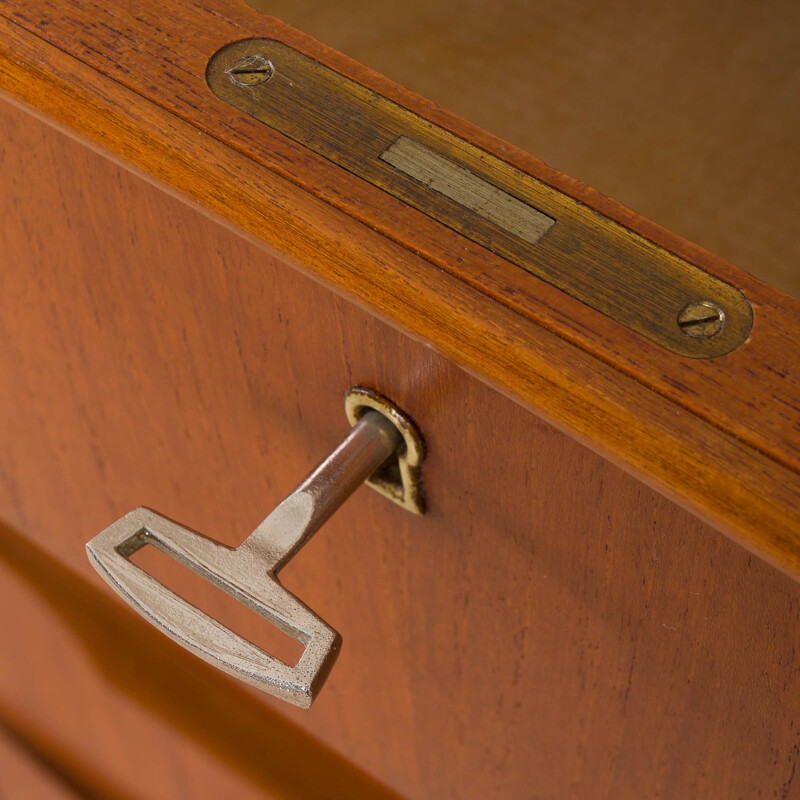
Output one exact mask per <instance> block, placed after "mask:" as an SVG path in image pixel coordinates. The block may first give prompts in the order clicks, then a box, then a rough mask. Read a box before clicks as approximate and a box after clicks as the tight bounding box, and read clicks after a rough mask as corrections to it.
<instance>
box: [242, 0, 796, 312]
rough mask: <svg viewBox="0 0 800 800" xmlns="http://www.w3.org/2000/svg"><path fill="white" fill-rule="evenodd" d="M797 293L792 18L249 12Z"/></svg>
mask: <svg viewBox="0 0 800 800" xmlns="http://www.w3.org/2000/svg"><path fill="white" fill-rule="evenodd" d="M249 2H250V5H252V6H254V7H257V8H260V9H261V10H263V11H264V12H265V13H267V14H271V15H272V16H273V17H276V18H277V19H280V20H283V21H284V22H286V23H288V24H290V25H292V26H293V27H295V28H297V29H298V30H301V31H303V32H305V33H307V34H309V35H311V36H314V37H315V38H317V39H320V40H321V41H324V42H325V44H327V45H329V46H330V47H333V48H335V49H336V50H338V51H340V52H342V53H346V54H347V55H348V56H350V57H351V58H353V59H355V60H356V61H359V62H361V63H362V64H366V65H367V66H369V67H371V68H372V69H374V70H376V71H377V72H379V73H381V74H383V75H386V76H387V77H389V78H391V79H392V80H394V81H396V82H397V83H399V84H401V85H402V86H407V87H409V88H410V89H413V90H414V91H415V92H418V93H419V94H420V95H422V96H424V97H426V98H428V100H431V101H433V102H434V103H436V104H437V105H439V106H441V107H443V108H447V109H448V110H450V111H452V112H455V113H456V114H458V115H459V116H461V117H463V118H464V119H468V120H470V121H471V122H473V123H475V124H477V125H478V126H480V127H482V128H485V129H487V130H490V131H491V132H492V133H494V134H496V135H497V136H499V137H500V138H502V139H504V140H506V141H508V142H511V143H512V144H514V145H516V146H517V147H519V148H520V149H522V150H525V151H526V152H528V153H535V154H536V155H537V156H538V157H539V158H540V159H542V160H543V161H544V162H545V163H547V164H551V165H553V166H557V167H558V168H559V169H561V170H563V171H564V172H566V173H568V174H570V175H574V176H576V177H579V178H580V179H581V180H582V181H584V182H585V183H587V184H589V185H590V186H594V187H595V188H596V189H598V190H600V191H601V192H603V193H604V194H606V195H608V196H610V197H614V198H615V199H616V200H619V201H621V202H622V203H624V204H625V205H627V206H629V207H630V208H634V209H636V210H637V211H638V212H640V213H642V214H644V216H646V217H649V218H650V219H655V220H658V221H659V222H660V223H661V224H662V225H664V226H665V227H667V228H669V229H671V230H673V231H675V232H677V233H680V234H681V235H682V236H685V237H686V238H687V239H690V240H692V241H695V242H697V243H698V244H700V245H702V246H704V247H705V248H706V249H708V250H710V251H711V252H714V253H717V254H718V255H720V256H722V257H723V258H726V259H727V260H728V261H730V262H732V263H734V264H737V265H738V266H740V267H743V268H744V269H746V270H747V271H748V272H750V273H751V274H753V275H755V276H756V277H757V278H760V279H761V280H763V281H766V282H767V283H770V284H773V285H774V286H777V287H778V288H780V289H781V290H782V291H784V292H787V293H788V294H791V295H793V296H794V297H800V269H798V263H800V237H798V235H797V220H798V219H800V195H798V193H797V191H796V187H795V179H796V175H797V172H798V169H800V147H798V141H800V107H798V104H796V103H793V102H791V101H790V98H792V97H796V96H798V95H800V69H798V66H800V6H798V5H797V4H796V3H795V2H793V0H762V2H760V3H758V4H746V3H744V4H734V3H721V2H719V1H718V0H717V2H708V3H703V5H702V6H698V4H697V3H696V2H695V0H669V2H668V1H667V0H656V1H655V2H650V3H647V4H646V5H644V4H642V3H639V2H637V0H620V1H619V2H615V3H608V2H607V0H551V1H550V2H548V3H521V2H519V0H494V2H492V5H491V9H490V10H487V7H486V4H485V3H484V2H483V0H439V2H437V3H430V2H428V0H406V2H404V3H402V5H398V4H397V2H396V1H395V0H324V2H323V0H249Z"/></svg>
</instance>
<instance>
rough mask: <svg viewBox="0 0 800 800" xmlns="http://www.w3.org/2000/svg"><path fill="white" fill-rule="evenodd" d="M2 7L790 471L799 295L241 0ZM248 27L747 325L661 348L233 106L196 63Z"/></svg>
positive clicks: (14, 0)
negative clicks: (730, 290)
mask: <svg viewBox="0 0 800 800" xmlns="http://www.w3.org/2000/svg"><path fill="white" fill-rule="evenodd" d="M0 14H4V15H5V16H6V17H7V18H9V19H11V20H13V21H14V22H16V23H17V24H19V25H20V27H22V28H23V29H24V30H26V31H27V32H28V33H30V34H33V35H36V36H39V37H40V38H41V39H43V40H44V41H46V42H49V43H50V44H52V45H53V46H55V47H56V48H58V49H60V50H63V51H64V52H66V53H69V54H70V55H72V56H73V57H75V58H76V59H77V60H79V61H81V62H83V63H85V64H87V65H89V66H92V67H94V68H95V69H98V70H99V71H100V72H101V73H103V74H104V75H106V76H108V77H111V78H113V79H114V80H116V81H117V82H118V83H119V84H120V85H121V86H124V87H126V88H128V89H130V90H132V91H134V92H135V93H136V94H138V95H141V96H143V97H145V98H146V99H148V100H150V101H151V102H152V103H154V104H155V105H157V106H160V107H161V108H163V109H165V110H167V111H169V112H170V113H173V114H175V115H176V116H178V117H179V118H181V119H183V120H184V121H187V122H189V123H190V124H191V125H192V126H193V127H195V128H196V129H197V130H198V131H202V132H203V133H205V134H207V135H211V136H213V137H215V138H217V139H219V140H220V141H221V142H223V143H225V144H227V145H230V146H231V147H234V148H235V149H236V150H237V151H239V152H240V153H242V154H244V155H247V156H248V157H249V158H250V159H252V161H253V162H255V163H257V164H261V165H263V166H266V167H268V168H269V170H270V171H272V172H274V173H275V174H276V175H278V176H280V177H283V178H285V179H287V180H288V181H290V182H291V183H293V184H295V185H297V186H299V187H301V188H303V189H304V190H306V191H307V192H308V193H309V194H311V195H313V196H315V197H318V198H320V199H322V200H324V201H325V202H327V203H328V204H329V205H331V206H333V207H334V208H337V209H339V210H341V211H344V212H345V213H347V214H348V215H349V216H351V217H353V218H354V219H357V220H359V221H361V222H364V223H365V224H366V225H367V226H368V227H370V228H372V229H374V230H376V231H379V232H381V233H382V234H383V235H384V236H386V237H387V238H389V239H391V240H392V241H395V242H397V243H398V244H401V245H403V246H404V247H405V248H406V249H407V250H409V251H410V252H412V253H414V254H417V255H420V256H422V257H423V258H424V259H425V260H426V261H428V263H429V264H430V265H431V266H432V267H433V268H435V269H443V270H445V271H447V272H449V273H450V274H452V275H454V276H455V277H457V278H459V279H460V280H462V281H464V282H466V283H467V284H468V285H470V286H472V287H473V288H476V289H478V290H479V291H480V292H482V293H484V294H485V295H487V296H488V297H490V298H491V299H492V300H493V301H494V302H497V303H501V304H503V305H505V306H507V307H508V308H511V309H513V310H514V311H516V312H517V313H518V314H520V315H522V316H524V317H526V318H528V319H530V320H532V321H534V322H536V323H537V324H539V325H542V326H544V327H546V328H548V330H550V331H552V332H554V333H556V334H558V335H559V336H561V337H562V338H564V339H566V340H567V341H569V342H571V343H573V344H576V345H578V346H579V347H580V348H581V349H583V350H585V351H586V352H587V353H590V354H592V355H593V356H595V357H596V358H598V359H601V360H603V361H605V362H606V363H608V364H610V365H612V366H613V367H614V368H615V369H617V370H619V371H621V372H624V373H625V374H627V375H629V376H631V377H633V378H634V379H635V380H637V381H639V382H640V383H643V384H644V385H646V386H648V387H650V388H652V389H653V390H655V391H657V392H659V393H660V394H662V395H664V396H665V397H667V398H668V399H669V400H671V401H672V402H673V403H675V404H676V405H677V406H679V407H680V408H681V409H683V410H685V411H687V412H690V413H694V414H697V415H699V416H701V417H702V418H703V419H705V420H706V421H708V422H710V423H711V424H713V425H716V426H718V427H721V428H723V429H725V430H728V431H729V432H730V433H731V435H734V436H736V437H738V438H740V439H742V440H743V441H745V442H747V443H748V444H750V445H751V446H753V447H755V448H757V449H759V450H760V451H761V452H763V453H765V454H767V455H768V456H770V457H771V458H774V459H776V460H777V461H779V462H780V463H782V464H784V465H786V466H788V467H790V468H791V469H793V470H795V471H796V472H798V473H800V363H798V361H799V358H800V353H799V352H798V348H797V342H798V341H800V301H797V300H795V299H793V298H791V297H788V296H786V295H783V294H781V293H780V292H778V291H777V290H775V289H773V288H772V287H769V286H767V285H766V284H763V283H761V282H760V281H758V280H757V279H755V278H753V277H752V276H749V275H747V274H746V273H744V272H742V271H741V270H738V269H736V268H735V267H733V266H732V265H730V264H728V263H726V262H725V261H723V260H722V259H720V258H718V257H715V256H712V255H711V254H709V253H707V252H706V251H704V250H702V249H701V248H699V247H697V246H695V245H693V244H691V243H690V242H687V241H685V240H683V239H681V238H680V237H677V236H675V235H674V234H669V233H668V232H667V231H665V230H664V229H663V228H660V227H659V226H657V225H655V224H654V223H651V222H649V221H648V220H646V219H644V218H642V217H641V216H640V215H637V214H635V213H634V212H632V211H630V210H628V209H625V208H624V207H622V206H621V205H619V204H617V203H615V202H613V201H612V200H609V199H608V198H604V197H603V196H602V195H600V194H599V193H598V192H595V191H593V190H591V189H588V187H586V186H584V185H583V184H580V183H579V182H578V181H575V180H573V179H571V178H569V177H568V176H566V175H563V174H562V173H559V172H558V171H557V170H553V169H550V168H548V167H546V166H545V165H544V164H542V163H541V162H540V161H538V160H537V159H535V158H534V157H533V156H530V155H527V154H525V153H522V152H521V151H520V150H518V149H517V148H514V147H512V146H511V145H508V144H506V143H504V142H502V141H500V140H498V139H497V138H496V137H493V136H492V135H491V134H489V133H487V132H485V131H480V130H478V129H477V128H475V126H471V125H469V123H466V122H464V121H463V120H459V119H458V118H457V117H455V116H453V115H451V114H448V113H447V112H444V111H442V110H441V109H437V108H435V107H434V106H432V105H431V104H430V103H428V102H426V101H425V100H424V99H423V98H420V97H418V96H417V95H415V94H413V93H412V92H409V91H407V90H405V89H402V88H401V87H399V86H397V85H396V84H394V83H392V82H391V81H389V80H387V79H386V78H383V77H382V76H380V75H378V74H376V73H375V72H373V71H372V70H369V69H368V68H366V67H363V66H361V65H359V64H357V63H355V62H354V61H352V60H351V59H348V58H347V57H346V56H344V55H342V54H341V53H337V52H336V51H334V50H332V49H331V48H329V47H326V46H324V45H322V44H320V43H319V42H316V41H315V40H313V39H312V38H310V37H308V36H306V35H305V34H302V33H300V32H299V31H296V30H294V29H292V28H290V27H289V26H287V25H284V24H283V23H281V22H279V21H278V20H275V19H273V18H271V17H269V16H267V15H265V14H261V13H258V12H256V11H254V10H253V9H251V8H249V7H247V6H244V5H243V4H240V3H236V2H231V0H203V2H202V3H196V2H191V0H142V2H140V3H138V4H137V7H136V12H135V13H133V12H132V11H131V9H130V7H129V5H128V4H126V3H125V2H123V0H107V1H106V2H103V3H101V2H100V0H64V1H63V2H58V3H54V2H52V1H51V0H25V2H23V1H22V0H0ZM254 37H255V38H259V37H265V38H271V39H275V40H277V41H280V42H282V43H284V44H285V45H287V46H289V47H291V48H292V49H293V50H296V51H297V52H299V53H303V54H305V55H306V56H308V57H310V58H312V59H314V60H315V61H317V62H319V63H320V64H323V65H325V66H327V67H329V68H330V69H333V70H334V71H335V72H336V73H337V74H339V75H341V76H343V77H346V78H348V79H349V80H351V81H355V82H356V83H359V84H360V85H362V86H363V87H365V88H366V89H367V90H368V91H370V92H375V93H378V94H380V95H383V96H385V97H386V98H389V99H390V100H391V101H392V102H394V103H396V104H398V105H399V106H402V107H404V108H406V109H408V110H409V111H411V112H413V113H414V114H417V115H419V116H421V117H424V118H425V119H426V120H429V121H430V122H433V123H435V124H436V125H439V126H441V127H442V128H443V129H446V130H448V131H450V132H451V133H454V134H456V135H457V136H460V137H462V138H464V139H467V140H469V141H470V142H471V143H472V144H474V145H477V146H478V147H480V148H482V149H483V150H485V151H486V152H488V153H490V154H492V155H493V156H495V157H496V158H498V159H500V160H502V161H504V162H506V163H507V164H508V165H511V166H512V167H514V168H516V169H520V170H522V171H523V172H527V173H529V174H530V176H532V177H533V178H534V179H536V180H538V181H542V182H544V183H546V184H548V185H549V186H551V187H553V188H554V189H555V190H556V191H558V192H561V193H563V194H565V195H568V196H569V197H571V198H574V200H577V201H578V202H579V203H581V204H583V205H585V206H587V207H588V208H589V209H592V210H594V211H598V212H600V213H601V214H603V215H605V216H607V217H608V218H609V219H611V220H614V221H615V222H616V223H617V224H619V225H621V226H623V230H624V231H627V232H628V233H629V237H628V238H629V240H630V241H628V243H627V244H628V245H631V244H632V243H633V240H636V239H638V238H639V237H644V238H645V239H649V240H650V241H651V242H653V243H654V244H655V245H656V246H657V247H661V248H665V249H666V250H669V251H671V252H672V253H674V254H676V255H677V256H679V257H680V258H682V259H684V260H685V261H687V262H689V263H690V264H694V265H695V266H697V267H699V268H701V269H702V270H703V271H705V272H706V273H708V275H711V276H714V277H715V278H718V279H720V280H722V281H723V282H726V283H729V284H731V285H732V286H734V287H735V290H739V291H741V292H743V293H744V295H745V296H746V298H747V300H748V301H749V303H750V306H751V308H752V311H753V328H752V335H751V336H750V337H749V338H748V339H747V341H746V342H745V343H744V344H743V345H742V346H740V347H737V348H736V349H735V350H734V351H732V352H730V353H728V354H727V355H725V356H724V357H721V358H685V357H682V356H679V355H676V354H674V353H671V352H669V351H667V350H665V349H664V348H663V347H660V346H658V345H656V344H654V343H652V342H650V341H649V340H647V339H646V338H645V337H643V336H642V335H640V334H638V333H636V332H635V331H633V330H631V329H629V328H628V327H626V326H625V325H622V324H620V323H618V322H615V321H614V320H613V319H611V317H610V316H606V315H605V314H603V313H601V312H599V311H595V310H594V309H592V308H590V307H589V306H588V305H586V304H584V303H582V302H581V301H580V300H578V299H577V298H575V297H572V296H570V295H569V294H567V293H566V292H564V291H561V290H559V289H558V288H556V286H554V285H551V284H550V283H548V282H546V281H545V280H542V279H540V278H538V277H536V276H534V275H532V274H530V273H528V272H526V271H525V270H523V269H521V268H519V267H518V266H516V265H515V264H512V263H511V262H509V261H507V260H505V259H504V258H502V257H500V256H498V255H497V254H495V253H492V252H490V251H489V250H488V249H486V248H484V247H482V246H481V245H479V244H476V243H475V242H472V241H470V240H469V239H468V238H465V237H464V236H460V235H459V234H458V233H457V232H455V231H453V230H450V229H448V228H447V227H446V226H444V225H442V224H441V223H439V222H437V221H436V220H434V219H432V218H431V217H429V216H427V215H426V214H424V213H422V212H420V211H417V210H416V209H414V208H412V207H411V206H409V205H407V204H406V203H404V202H403V201H401V200H400V199H397V198H394V197H392V196H391V195H390V194H388V193H387V192H385V191H383V190H382V189H381V188H378V187H376V186H373V185H371V184H370V183H368V182H366V181H364V180H362V179H361V178H359V177H357V176H356V175H354V174H352V173H351V172H349V171H348V170H347V169H343V168H341V167H339V166H337V165H336V164H334V163H332V162H331V161H329V160H327V159H326V158H324V157H323V156H321V155H319V154H317V153H315V152H313V151H312V150H310V149H308V148H306V147H304V146H302V145H301V144H298V142H296V141H293V140H292V139H291V138H289V137H287V136H285V135H283V134H281V133H279V132H278V131H276V130H274V129H273V128H271V127H269V126H268V125H265V124H263V123H260V122H258V121H257V120H255V119H253V117H251V116H249V115H248V114H246V113H244V112H242V111H237V110H236V109H234V108H232V107H231V106H230V105H229V104H228V103H226V102H224V101H223V100H221V99H220V98H218V97H215V96H214V95H213V94H212V92H211V91H210V89H209V87H208V86H207V84H206V79H205V76H206V69H207V67H208V64H209V59H210V58H211V57H212V56H213V54H214V53H216V52H217V51H218V50H219V49H220V48H221V47H224V46H225V45H227V44H229V43H230V42H233V41H241V40H248V39H249V40H252V39H253V38H254ZM275 246H276V247H278V248H280V243H279V242H278V243H275ZM551 255H552V253H551ZM548 258H550V256H548ZM745 387H746V390H745Z"/></svg>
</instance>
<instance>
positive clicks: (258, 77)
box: [228, 54, 275, 87]
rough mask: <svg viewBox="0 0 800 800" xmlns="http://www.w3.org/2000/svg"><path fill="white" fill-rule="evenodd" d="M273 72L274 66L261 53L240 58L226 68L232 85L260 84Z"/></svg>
mask: <svg viewBox="0 0 800 800" xmlns="http://www.w3.org/2000/svg"><path fill="white" fill-rule="evenodd" d="M274 74H275V67H273V66H272V62H271V61H270V60H269V59H268V58H264V56H261V55H258V54H256V55H254V56H245V57H244V58H240V59H239V60H238V61H237V62H236V63H235V64H234V65H233V66H231V67H230V68H229V69H228V76H229V77H230V80H231V83H232V84H233V85H234V86H241V87H244V86H260V85H261V84H262V83H266V82H267V81H268V80H269V79H270V78H271V77H272V76H273V75H274Z"/></svg>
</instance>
